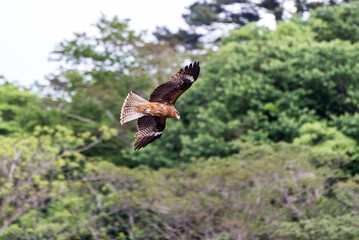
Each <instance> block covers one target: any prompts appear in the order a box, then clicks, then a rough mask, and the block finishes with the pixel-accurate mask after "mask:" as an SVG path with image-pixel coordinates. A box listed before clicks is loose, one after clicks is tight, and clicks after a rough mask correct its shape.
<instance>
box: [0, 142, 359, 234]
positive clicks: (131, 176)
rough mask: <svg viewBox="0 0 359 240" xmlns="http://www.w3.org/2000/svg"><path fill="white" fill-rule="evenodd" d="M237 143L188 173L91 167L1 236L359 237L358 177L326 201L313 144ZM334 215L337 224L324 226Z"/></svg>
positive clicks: (324, 170)
mask: <svg viewBox="0 0 359 240" xmlns="http://www.w3.org/2000/svg"><path fill="white" fill-rule="evenodd" d="M240 145H241V152H240V153H239V154H235V155H233V156H230V157H228V158H224V159H216V158H211V159H207V160H206V161H197V162H194V163H190V164H188V165H187V166H186V167H185V168H182V169H161V170H158V171H153V170H150V169H148V168H145V167H141V168H135V169H129V168H126V167H117V166H115V165H113V164H111V163H109V162H96V163H95V162H92V163H91V162H86V167H85V172H84V175H83V178H82V179H81V181H76V182H73V183H72V184H71V186H70V187H71V191H68V192H65V193H63V194H59V195H57V197H54V198H53V199H52V200H51V202H50V203H49V208H48V210H47V211H42V210H37V211H31V212H29V213H28V214H27V215H25V216H24V217H22V218H21V219H20V220H19V221H17V222H16V223H14V224H13V225H12V226H11V227H10V228H9V229H8V230H7V231H6V233H5V235H4V236H8V238H9V239H36V238H42V239H54V238H55V239H254V238H261V239H293V238H294V236H296V237H297V239H312V238H313V236H316V237H317V238H318V239H325V236H328V235H327V234H328V233H330V232H331V231H332V230H333V229H335V230H336V232H335V234H334V233H333V234H334V235H333V236H338V237H340V239H353V238H354V239H355V238H356V237H358V236H359V235H358V231H357V230H355V229H356V227H357V226H358V225H357V223H358V221H355V220H354V219H355V217H357V218H358V217H359V215H358V212H357V208H358V205H357V203H358V199H357V197H358V196H357V195H358V194H357V189H358V184H357V178H353V179H350V180H348V181H347V182H341V183H336V184H334V185H333V186H332V188H333V189H332V191H333V194H334V195H333V196H332V197H328V195H327V189H326V186H325V181H326V179H327V178H328V177H330V176H332V174H333V173H332V171H331V169H330V168H327V167H326V166H322V167H320V168H317V167H315V166H314V165H312V164H311V162H313V161H312V157H313V154H312V151H311V148H310V147H307V146H298V145H290V144H274V145H272V146H269V145H265V144H264V145H261V146H252V145H250V144H245V145H243V144H240ZM327 157H329V158H330V157H331V156H330V154H328V155H326V156H323V158H327ZM39 218H40V219H41V220H40V221H39ZM330 219H335V221H334V222H333V224H334V225H332V224H327V223H328V221H330ZM350 220H353V221H351V222H349V221H350ZM344 226H346V227H344ZM306 229H310V231H309V232H308V231H306ZM291 236H292V238H291ZM307 236H309V237H307ZM285 237H287V238H285ZM311 237H312V238H311ZM330 239H335V238H330ZM337 239H339V238H337Z"/></svg>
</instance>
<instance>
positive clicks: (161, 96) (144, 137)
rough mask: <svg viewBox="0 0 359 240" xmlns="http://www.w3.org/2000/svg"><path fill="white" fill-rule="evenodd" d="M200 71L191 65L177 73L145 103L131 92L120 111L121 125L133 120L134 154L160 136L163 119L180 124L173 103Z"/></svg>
mask: <svg viewBox="0 0 359 240" xmlns="http://www.w3.org/2000/svg"><path fill="white" fill-rule="evenodd" d="M199 71H200V67H199V62H194V63H191V64H189V65H188V66H186V67H185V68H184V69H180V70H179V71H178V72H177V73H176V74H174V75H173V76H171V77H170V79H169V80H168V81H167V82H165V83H163V84H161V85H159V86H158V87H157V88H156V89H155V90H154V91H153V92H152V93H151V95H150V97H149V99H148V100H146V99H144V98H142V97H140V96H139V95H137V94H136V93H135V92H133V91H131V92H130V93H129V94H128V95H127V97H126V100H125V102H124V103H123V105H122V110H121V125H122V124H124V123H127V122H129V121H132V120H135V119H137V133H136V135H135V137H136V141H135V145H134V150H138V149H140V148H143V147H145V146H147V145H148V144H149V143H151V142H153V141H155V140H156V139H158V138H160V137H161V136H162V133H163V130H164V129H165V127H166V119H167V118H176V119H177V120H180V114H179V112H178V111H177V110H176V109H175V107H174V104H175V102H176V100H177V99H178V98H179V97H180V96H181V95H182V93H184V92H185V91H186V90H187V89H188V88H190V87H191V86H192V84H193V83H194V82H195V81H196V80H197V78H198V75H199Z"/></svg>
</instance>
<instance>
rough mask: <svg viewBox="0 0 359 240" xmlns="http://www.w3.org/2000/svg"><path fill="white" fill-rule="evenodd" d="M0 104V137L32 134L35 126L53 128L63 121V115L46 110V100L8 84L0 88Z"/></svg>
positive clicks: (52, 110)
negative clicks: (23, 133)
mask: <svg viewBox="0 0 359 240" xmlns="http://www.w3.org/2000/svg"><path fill="white" fill-rule="evenodd" d="M0 102H1V104H0V134H1V135H11V134H14V133H19V132H32V131H33V130H34V129H35V127H36V125H51V126H55V125H56V124H59V123H61V119H63V114H61V113H60V112H57V111H56V110H54V109H51V108H48V103H47V100H46V99H42V98H40V97H39V96H37V95H36V94H34V93H31V92H30V91H29V90H26V89H22V88H21V87H17V86H15V85H14V84H11V83H8V82H7V83H5V84H4V85H1V86H0Z"/></svg>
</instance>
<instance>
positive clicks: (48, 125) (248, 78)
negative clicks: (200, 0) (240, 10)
mask: <svg viewBox="0 0 359 240" xmlns="http://www.w3.org/2000/svg"><path fill="white" fill-rule="evenodd" d="M229 3H232V2H231V1H218V4H219V5H221V4H222V5H223V4H224V5H226V4H229ZM276 3H277V2H276V1H265V2H262V4H263V6H262V7H265V8H271V10H275V9H276V8H277V7H278V5H276ZM302 3H303V4H306V3H307V2H306V1H302ZM205 4H207V5H208V4H209V2H206V3H204V5H205ZM219 5H218V6H219ZM350 6H353V8H352V9H350V8H348V6H347V5H344V6H343V7H335V8H320V9H318V10H316V11H315V12H313V14H312V17H311V18H310V19H309V21H303V20H301V19H300V18H299V17H297V16H295V17H293V18H292V19H291V21H289V22H286V23H284V22H282V23H278V27H277V29H276V30H275V31H268V30H267V29H263V28H260V27H258V26H257V25H255V24H248V25H246V26H244V27H243V28H241V29H236V30H234V31H232V32H231V34H230V35H229V36H228V37H226V38H223V39H222V41H221V42H219V43H218V46H219V50H218V51H215V52H212V53H210V54H209V55H208V58H206V60H205V61H201V75H200V78H199V79H198V81H197V82H196V83H195V84H194V85H193V86H192V87H191V89H190V90H189V91H187V92H186V93H185V94H184V95H183V96H182V97H181V98H180V99H179V101H178V103H177V104H176V108H177V109H178V110H179V111H180V112H181V117H182V119H181V121H175V120H173V119H169V120H168V122H167V127H166V130H165V132H164V134H163V137H162V138H161V139H159V140H157V141H155V142H154V143H152V144H150V145H149V146H148V147H146V148H145V149H141V150H140V151H136V152H134V151H133V150H132V148H131V147H130V145H131V143H132V142H133V141H134V138H133V134H134V131H135V130H136V126H135V123H130V124H126V125H125V126H120V125H119V123H118V119H119V117H120V111H121V104H122V102H123V100H124V98H125V97H126V95H127V93H128V92H129V91H131V90H136V91H138V93H139V94H140V95H143V96H144V97H146V96H148V94H149V93H150V92H151V91H152V90H153V88H154V87H155V86H156V85H158V84H160V83H161V82H162V81H164V80H165V78H167V77H168V76H169V75H170V74H171V73H173V72H174V71H175V70H177V68H178V65H179V63H181V64H183V61H182V60H183V59H188V58H190V55H189V54H187V52H186V51H184V52H183V53H179V52H177V51H176V50H174V48H171V46H173V45H172V43H148V42H145V41H144V40H143V38H142V36H141V35H140V34H136V33H134V32H133V31H131V30H130V29H129V28H128V22H127V21H119V20H118V19H117V18H113V19H106V18H105V17H102V18H101V19H100V20H99V22H98V23H97V24H96V29H97V30H98V33H97V34H96V35H94V36H89V35H87V34H85V33H83V34H75V36H74V38H73V39H72V40H68V41H64V42H63V43H61V44H60V45H59V46H58V48H57V49H56V51H55V53H54V55H53V56H54V57H57V60H58V61H59V63H60V64H61V65H62V68H61V71H60V74H59V75H56V76H55V75H53V76H52V77H51V79H50V80H51V84H52V85H51V87H52V89H51V91H49V92H51V96H49V97H46V98H45V97H43V96H42V97H39V96H37V95H36V94H33V93H30V92H29V91H27V90H24V89H22V88H19V87H16V86H14V85H12V84H8V83H7V84H4V85H2V86H0V93H1V94H0V100H1V104H0V131H1V133H2V136H1V137H0V145H1V146H2V147H1V149H0V162H1V167H0V186H1V187H0V238H1V239H218V240H219V239H280V240H281V239H283V240H284V239H356V238H358V237H359V232H358V230H357V229H358V226H359V225H358V220H357V219H359V214H358V212H359V211H358V210H359V208H358V206H359V202H358V199H359V196H358V192H359V184H358V183H359V178H358V173H359V155H358V153H359V152H358V150H359V148H358V141H359V132H358V130H357V129H358V124H359V117H358V113H357V112H358V110H359V109H358V108H359V94H358V89H359V77H358V76H359V74H358V69H359V65H358V63H357V62H356V59H358V57H359V45H358V43H356V40H353V39H355V34H356V32H355V31H356V30H355V29H356V27H357V25H358V23H357V20H356V17H355V16H356V15H357V10H358V8H357V7H356V6H357V3H353V5H350ZM202 7H203V6H202V5H201V6H197V7H196V9H194V8H193V9H192V10H193V11H197V12H196V14H199V13H206V11H207V10H208V9H207V10H204V9H200V8H202ZM207 7H209V8H210V9H209V10H211V11H214V12H215V13H217V12H220V11H219V10H220V9H216V8H215V6H214V7H213V6H210V4H209V5H208V6H207ZM279 7H280V6H279ZM197 8H198V9H197ZM277 10H278V9H277ZM344 13H345V14H344ZM191 14H192V13H191ZM199 18H201V19H202V20H203V19H204V18H202V17H201V16H200V15H196V16H195V15H191V16H189V20H191V21H195V20H196V19H199ZM196 21H197V20H196ZM329 23H330V24H331V25H328V24H329ZM330 26H332V27H330ZM341 26H344V27H345V29H348V31H349V32H350V34H351V37H352V38H351V39H347V38H346V37H345V36H347V35H345V33H344V32H341V31H339V28H340V27H341ZM318 33H320V35H318ZM320 36H322V37H323V38H322V39H321V38H320ZM324 37H325V38H324ZM343 39H344V40H343ZM323 40H328V41H323ZM347 40H350V41H347ZM181 59H182V60H181ZM180 60H181V61H180ZM154 69H155V70H156V71H154ZM59 123H61V125H59Z"/></svg>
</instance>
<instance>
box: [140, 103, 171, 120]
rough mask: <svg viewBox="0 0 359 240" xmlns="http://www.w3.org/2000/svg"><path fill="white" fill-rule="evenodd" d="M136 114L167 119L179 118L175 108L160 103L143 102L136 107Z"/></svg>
mask: <svg viewBox="0 0 359 240" xmlns="http://www.w3.org/2000/svg"><path fill="white" fill-rule="evenodd" d="M135 111H136V112H140V113H143V114H144V115H151V116H157V117H165V118H177V114H176V112H177V110H176V109H175V108H174V106H171V105H167V104H164V103H159V102H143V103H139V104H138V105H137V106H136V107H135Z"/></svg>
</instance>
